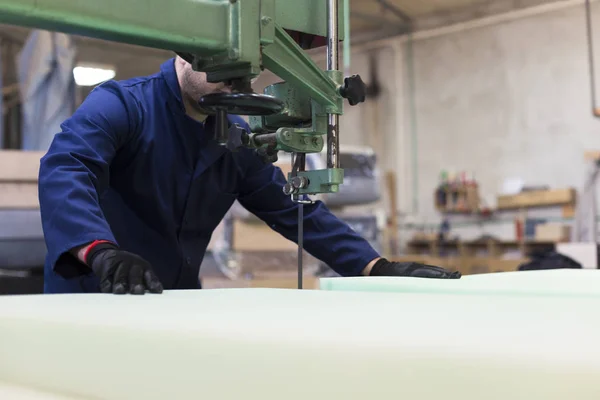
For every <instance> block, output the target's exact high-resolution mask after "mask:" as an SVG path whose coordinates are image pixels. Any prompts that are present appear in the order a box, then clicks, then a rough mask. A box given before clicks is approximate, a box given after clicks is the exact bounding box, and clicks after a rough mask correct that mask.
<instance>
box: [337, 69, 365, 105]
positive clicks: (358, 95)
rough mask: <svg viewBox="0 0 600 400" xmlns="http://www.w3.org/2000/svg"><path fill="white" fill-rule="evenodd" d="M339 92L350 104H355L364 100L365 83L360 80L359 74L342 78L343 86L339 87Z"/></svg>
mask: <svg viewBox="0 0 600 400" xmlns="http://www.w3.org/2000/svg"><path fill="white" fill-rule="evenodd" d="M340 94H341V95H342V97H344V98H346V99H348V103H350V105H351V106H355V105H357V104H358V103H362V102H364V101H365V98H366V96H367V85H365V83H364V82H363V81H362V79H361V78H360V75H352V76H349V77H347V78H345V79H344V86H342V87H341V88H340Z"/></svg>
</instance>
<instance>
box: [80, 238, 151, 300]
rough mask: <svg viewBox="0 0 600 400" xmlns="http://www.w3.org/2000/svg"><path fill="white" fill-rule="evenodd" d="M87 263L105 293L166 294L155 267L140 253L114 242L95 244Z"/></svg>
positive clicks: (88, 255)
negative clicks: (125, 249) (120, 247)
mask: <svg viewBox="0 0 600 400" xmlns="http://www.w3.org/2000/svg"><path fill="white" fill-rule="evenodd" d="M85 262H86V264H87V265H88V266H89V267H90V268H91V269H92V271H94V273H95V274H96V276H97V277H98V279H99V280H100V291H101V292H102V293H114V294H126V293H131V294H144V293H146V290H148V291H150V293H162V291H163V286H162V284H161V283H160V280H159V279H158V277H157V276H156V275H155V274H154V271H153V270H152V266H151V265H150V263H149V262H148V261H146V260H144V259H143V258H142V257H140V256H138V255H137V254H133V253H129V252H127V251H124V250H120V249H119V248H118V247H117V246H115V245H113V244H112V243H102V244H99V245H97V246H94V247H93V248H92V249H91V250H90V251H89V252H88V253H87V254H86V256H85Z"/></svg>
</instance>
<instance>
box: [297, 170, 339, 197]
mask: <svg viewBox="0 0 600 400" xmlns="http://www.w3.org/2000/svg"><path fill="white" fill-rule="evenodd" d="M297 177H300V178H304V179H306V180H307V181H308V182H307V184H306V185H305V186H304V187H301V188H298V189H297V190H296V191H295V192H294V194H298V195H303V194H307V195H314V194H319V193H337V192H338V191H339V186H340V185H341V184H343V183H344V170H343V169H341V168H328V169H317V170H312V171H298V173H297ZM291 179H292V174H291V173H290V174H288V180H291Z"/></svg>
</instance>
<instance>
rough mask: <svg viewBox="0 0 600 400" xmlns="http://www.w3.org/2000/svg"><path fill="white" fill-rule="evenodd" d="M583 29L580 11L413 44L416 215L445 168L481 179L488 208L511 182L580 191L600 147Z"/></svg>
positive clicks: (427, 211)
mask: <svg viewBox="0 0 600 400" xmlns="http://www.w3.org/2000/svg"><path fill="white" fill-rule="evenodd" d="M599 11H600V9H598V8H596V9H595V13H594V14H595V20H597V21H600V12H599ZM584 21H585V19H584V10H583V6H576V7H569V8H565V9H559V10H556V11H551V12H545V13H542V14H539V15H531V16H527V17H525V18H517V19H514V20H512V21H504V22H502V23H496V24H492V25H488V26H484V27H480V28H474V29H466V30H462V31H457V32H453V33H449V34H445V35H442V36H437V37H432V38H429V39H427V38H425V39H421V40H418V39H417V40H416V41H415V43H414V70H415V79H414V86H415V90H414V109H415V113H414V118H415V119H416V132H415V136H416V139H417V147H418V151H417V155H418V161H417V163H416V171H414V172H415V174H416V178H417V179H418V189H417V190H418V192H417V193H418V198H419V200H420V201H419V203H418V210H416V211H417V212H418V213H419V214H422V215H433V214H435V211H434V206H433V202H432V193H433V190H434V188H435V186H436V185H437V183H438V175H439V172H440V170H442V169H450V170H467V171H472V172H474V173H475V175H476V178H477V179H478V181H479V182H480V185H481V192H482V194H483V195H484V196H485V198H486V199H488V201H489V202H490V203H493V201H494V198H495V195H496V193H497V192H498V191H499V190H500V188H501V186H502V183H503V181H504V180H505V179H507V178H511V177H518V178H523V179H525V181H526V182H527V183H531V184H548V185H551V186H554V187H567V186H575V187H577V188H579V187H581V186H582V184H583V180H584V177H585V171H586V165H585V162H584V159H583V153H584V151H585V150H588V149H598V148H600V131H599V130H600V121H599V120H597V119H594V118H593V117H592V115H591V104H590V96H589V92H590V88H589V74H588V64H587V51H586V42H585V25H584ZM597 32H600V26H599V27H598V29H597ZM403 100H404V101H407V102H410V101H411V99H410V98H404V99H403ZM492 205H493V204H492Z"/></svg>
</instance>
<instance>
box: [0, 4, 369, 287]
mask: <svg viewBox="0 0 600 400" xmlns="http://www.w3.org/2000/svg"><path fill="white" fill-rule="evenodd" d="M344 11H348V10H344V3H343V2H340V1H338V0H327V1H323V0H304V1H295V0H194V1H190V0H170V1H164V0H147V1H143V2H142V1H126V2H124V1H121V0H104V1H101V2H98V1H93V0H0V23H8V24H15V25H22V26H27V27H33V28H40V29H46V30H51V31H59V32H65V33H70V34H77V35H82V36H89V37H95V38H100V39H105V40H110V41H118V42H124V43H129V44H135V45H142V46H147V47H153V48H159V49H165V50H170V51H174V52H176V53H177V54H178V55H179V56H180V57H182V58H183V59H185V60H186V61H188V62H189V63H190V64H191V65H192V67H193V69H194V70H197V71H203V72H206V74H207V80H208V81H209V82H226V83H227V84H228V85H230V87H231V89H232V90H231V93H212V94H209V95H206V96H204V97H202V98H200V99H198V101H199V104H200V105H201V107H202V108H203V109H204V110H206V111H207V113H209V114H211V115H214V116H215V118H216V132H215V138H216V140H217V141H218V142H219V143H220V144H222V145H223V146H226V147H227V148H228V149H230V150H231V151H237V150H239V149H240V148H243V147H246V148H252V149H255V151H256V152H257V153H258V154H259V156H260V157H261V158H262V159H263V160H264V161H265V162H275V161H277V153H278V152H279V151H284V152H289V153H292V154H293V157H292V160H293V161H292V163H293V166H292V171H291V172H290V173H289V176H288V181H287V183H286V184H285V186H284V187H283V188H282V190H283V191H284V193H285V194H286V195H289V196H291V198H292V200H293V201H294V202H296V203H299V207H298V210H299V212H298V213H299V215H298V222H299V227H298V244H299V249H298V261H299V262H298V266H299V268H298V280H299V281H298V283H299V287H302V236H303V230H302V221H303V206H302V204H303V203H307V202H308V203H310V202H311V201H310V200H307V199H306V197H305V195H310V194H320V193H336V192H337V191H338V190H339V186H340V185H341V184H342V183H343V181H344V171H343V169H342V168H340V162H339V116H340V115H341V114H342V113H343V108H344V99H347V100H348V103H349V104H350V105H356V104H359V103H361V102H363V101H364V100H365V91H366V90H365V85H364V83H363V81H362V80H361V78H360V76H358V75H353V76H348V77H343V75H342V73H341V72H340V70H339V55H338V45H339V42H340V41H341V40H343V39H344V29H343V27H344V25H343V24H344V21H345V19H344ZM322 45H325V46H326V48H327V69H326V70H325V71H323V70H322V69H321V68H319V67H318V66H317V65H316V63H315V62H314V61H313V60H312V59H311V58H310V57H309V56H308V55H307V54H306V52H305V50H307V49H310V48H314V47H320V46H322ZM265 69H266V70H270V71H271V72H273V73H274V74H276V75H277V76H279V77H280V78H281V79H282V80H283V81H282V82H279V83H276V84H274V85H271V86H268V87H266V88H265V89H264V93H255V92H254V90H253V89H252V86H251V82H252V79H254V78H256V77H257V76H258V75H259V74H260V73H261V72H262V71H263V70H265ZM227 114H235V115H245V116H249V117H250V127H251V132H246V130H244V129H242V128H241V127H239V126H237V125H231V124H229V122H228V119H227ZM325 141H326V142H325ZM325 146H326V148H327V168H326V169H321V170H311V171H307V170H306V168H305V160H306V154H307V153H320V152H321V151H322V150H323V148H324V147H325Z"/></svg>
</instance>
